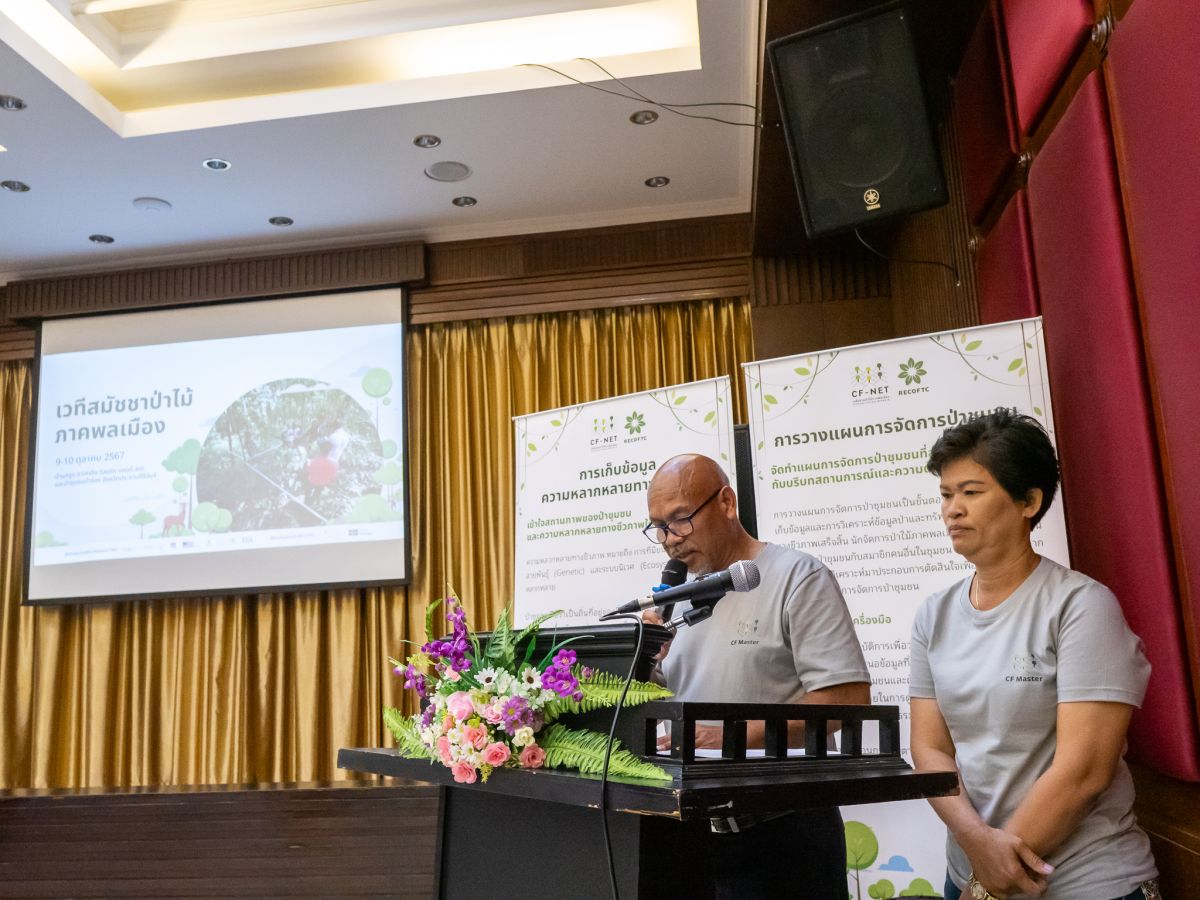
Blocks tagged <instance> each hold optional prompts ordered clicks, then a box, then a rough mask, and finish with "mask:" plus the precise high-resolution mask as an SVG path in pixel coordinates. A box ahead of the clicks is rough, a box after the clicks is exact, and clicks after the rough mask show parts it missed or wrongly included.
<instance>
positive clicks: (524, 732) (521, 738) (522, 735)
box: [512, 725, 533, 747]
mask: <svg viewBox="0 0 1200 900" xmlns="http://www.w3.org/2000/svg"><path fill="white" fill-rule="evenodd" d="M512 742H513V746H514V747H524V746H527V745H528V744H532V743H533V729H532V728H530V727H529V726H528V725H525V726H523V727H521V728H518V729H517V733H516V734H514V735H513V737H512Z"/></svg>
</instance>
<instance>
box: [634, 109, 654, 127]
mask: <svg viewBox="0 0 1200 900" xmlns="http://www.w3.org/2000/svg"><path fill="white" fill-rule="evenodd" d="M629 121H630V122H632V123H633V124H634V125H652V124H653V123H655V122H657V121H658V113H656V112H655V111H654V110H652V109H639V110H638V111H637V112H635V113H634V114H633V115H632V116H630V117H629Z"/></svg>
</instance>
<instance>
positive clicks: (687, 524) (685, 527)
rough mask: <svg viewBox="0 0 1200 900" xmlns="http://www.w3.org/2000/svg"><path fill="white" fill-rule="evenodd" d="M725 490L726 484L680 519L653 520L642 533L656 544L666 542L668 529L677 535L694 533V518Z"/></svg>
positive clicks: (685, 535)
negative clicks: (658, 523)
mask: <svg viewBox="0 0 1200 900" xmlns="http://www.w3.org/2000/svg"><path fill="white" fill-rule="evenodd" d="M723 490H725V486H724V485H722V486H721V487H719V488H717V491H716V493H715V494H713V495H712V496H711V497H709V498H708V499H707V500H705V501H704V502H703V503H701V504H700V505H699V506H697V507H696V508H695V509H693V510H692V512H691V514H690V515H686V516H681V517H680V518H678V519H672V520H671V521H670V522H665V523H663V524H662V525H655V524H654V523H653V522H651V523H650V524H649V525H647V526H646V527H645V528H643V529H642V534H644V535H645V536H646V537H647V538H648V539H649V540H651V541H653V542H654V543H655V544H665V543H666V542H667V532H668V531H669V532H671V534H673V535H675V537H687V536H688V535H689V534H691V533H692V531H694V530H695V526H693V525H692V519H694V518H696V516H697V514H698V513H699V512H700V510H702V509H704V507H706V506H708V504H710V503H712V501H713V500H714V499H716V497H717V495H718V494H720V493H721V491H723Z"/></svg>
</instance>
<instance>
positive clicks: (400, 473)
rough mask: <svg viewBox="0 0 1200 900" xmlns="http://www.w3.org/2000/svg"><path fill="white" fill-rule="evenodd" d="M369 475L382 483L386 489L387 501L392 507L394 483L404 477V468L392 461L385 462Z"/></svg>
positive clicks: (394, 491)
mask: <svg viewBox="0 0 1200 900" xmlns="http://www.w3.org/2000/svg"><path fill="white" fill-rule="evenodd" d="M371 477H372V478H374V479H375V481H376V482H378V483H379V484H382V485H383V489H384V490H385V491H387V497H388V503H389V504H391V505H392V506H393V507H394V506H395V505H396V485H398V484H399V483H400V480H401V479H402V478H403V477H404V470H403V469H401V468H400V466H398V465H397V464H396V463H394V462H387V463H384V464H383V465H382V466H380V467H379V469H378V470H377V471H376V472H375V474H374V475H372V476H371Z"/></svg>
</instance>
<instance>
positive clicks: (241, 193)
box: [0, 0, 759, 283]
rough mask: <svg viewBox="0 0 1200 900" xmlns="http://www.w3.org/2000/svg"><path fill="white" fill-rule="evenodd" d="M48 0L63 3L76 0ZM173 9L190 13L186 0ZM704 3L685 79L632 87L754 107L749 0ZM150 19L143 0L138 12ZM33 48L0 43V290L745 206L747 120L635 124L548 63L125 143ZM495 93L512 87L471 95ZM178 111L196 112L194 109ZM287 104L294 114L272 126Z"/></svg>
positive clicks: (578, 73) (473, 11)
mask: <svg viewBox="0 0 1200 900" xmlns="http://www.w3.org/2000/svg"><path fill="white" fill-rule="evenodd" d="M0 2H3V0H0ZM21 2H26V3H29V2H42V0H21ZM54 2H61V3H66V4H67V5H68V7H69V5H70V2H71V0H54ZM74 2H75V6H76V7H77V8H78V7H79V6H80V5H81V4H80V0H74ZM184 2H185V3H186V2H189V0H184ZM190 2H193V3H196V2H198V3H201V4H203V3H209V4H210V5H211V4H212V3H214V2H216V3H227V0H190ZM362 2H365V3H379V2H380V0H362ZM387 2H388V3H390V4H391V5H392V6H393V7H396V6H400V7H406V8H409V12H411V13H412V14H413V15H414V16H420V15H425V16H428V15H429V14H430V10H432V9H436V8H439V7H440V8H441V9H442V14H443V18H441V19H438V20H437V21H438V22H439V23H443V24H444V22H445V21H446V20H445V18H444V16H445V15H446V14H448V11H450V10H451V8H456V9H455V10H454V12H455V14H456V15H462V16H466V17H468V18H467V19H465V20H464V21H472V20H471V19H470V17H471V16H474V18H475V19H478V17H479V10H480V9H481V8H483V7H490V8H491V9H490V10H489V12H492V13H495V12H497V11H504V12H505V13H506V14H510V15H511V16H519V15H521V14H525V13H528V12H530V11H531V10H532V11H536V12H541V13H548V12H556V11H558V10H561V9H563V8H566V7H571V8H574V9H576V10H579V9H580V8H581V7H596V8H611V7H614V6H616V7H620V6H634V5H637V4H629V3H626V4H622V3H614V2H611V0H594V2H591V3H578V2H576V3H564V2H562V0H509V2H505V3H494V2H493V3H482V2H480V0H453V2H450V0H445V2H443V3H440V4H439V3H432V2H423V0H387ZM689 2H690V0H689ZM248 3H258V4H260V5H261V4H264V3H266V4H271V5H273V6H276V7H278V6H282V5H290V6H292V7H297V8H299V7H303V8H304V10H303V11H304V12H306V13H307V12H310V11H311V8H314V7H320V6H329V5H333V6H337V7H339V8H341V9H345V8H346V7H348V6H352V5H353V2H348V0H337V2H336V3H333V4H330V3H329V2H328V0H325V2H323V3H322V2H317V0H245V3H243V6H245V5H246V4H248ZM127 5H128V3H127ZM149 5H150V6H151V7H152V6H154V5H161V4H153V3H152V4H149ZM166 5H180V0H173V3H169V4H166ZM696 6H697V12H698V20H699V35H700V36H699V55H700V68H699V69H691V70H686V69H685V70H682V71H680V70H678V69H679V68H681V66H680V65H678V64H676V65H675V66H674V68H675V69H676V70H671V69H670V67H668V69H667V70H666V71H665V74H655V75H641V76H636V77H630V78H627V79H625V80H626V81H627V83H628V84H629V86H630V87H632V88H634V89H636V90H637V91H640V92H641V93H643V94H645V95H646V96H648V97H650V98H652V99H655V100H660V101H663V102H669V103H673V104H685V103H701V102H711V101H725V102H740V103H753V102H754V99H755V96H756V85H755V79H756V72H757V43H758V32H759V24H758V2H757V0H696ZM2 12H3V11H2V10H0V13H2ZM158 12H159V13H161V12H162V10H161V9H160V10H158ZM392 12H393V13H394V12H395V10H394V9H393V10H392ZM124 15H125V16H130V17H132V16H133V13H132V12H127V13H124ZM116 16H118V13H108V14H107V18H108V19H113V18H114V17H116ZM0 17H2V16H0ZM148 17H149V10H147V11H145V12H144V18H142V19H136V21H150V19H149V18H148ZM134 20H135V19H132V18H131V19H130V21H134ZM118 22H119V20H118ZM0 24H2V23H0ZM10 24H11V23H10ZM510 25H511V23H510ZM106 27H107V26H106ZM414 27H415V26H414ZM8 34H9V35H11V34H12V32H11V31H10V32H8ZM22 41H23V38H20V37H19V36H18V38H15V39H11V40H9V41H8V42H5V43H0V94H8V95H15V96H18V97H20V98H22V99H23V100H24V101H25V103H26V104H27V108H26V109H24V110H20V111H2V110H0V145H3V146H4V147H6V148H7V151H6V152H0V181H3V180H9V179H13V180H19V181H22V182H25V183H27V184H28V185H29V186H30V190H29V191H28V192H26V193H12V192H9V191H0V283H4V282H6V281H11V280H14V279H19V278H31V277H42V276H47V275H55V274H69V273H72V272H82V271H88V272H91V271H100V270H103V269H111V268H126V267H131V266H142V265H153V264H158V263H168V262H176V261H181V260H187V259H199V258H207V259H211V258H220V257H224V256H231V255H253V254H261V253H264V252H266V253H270V252H287V251H296V250H303V249H307V248H309V247H315V246H334V245H338V244H361V243H369V242H374V241H384V240H394V239H407V238H413V239H417V238H419V239H424V240H428V241H445V240H457V239H465V238H476V237H489V236H495V235H506V234H519V233H528V232H538V231H554V230H560V229H567V228H580V227H593V226H604V225H614V224H622V223H631V222H643V221H654V220H660V219H674V218H686V217H691V216H707V215H721V214H728V213H740V212H747V211H748V210H749V209H750V197H751V178H752V167H753V151H754V132H755V129H754V128H749V127H736V126H731V125H727V124H720V123H717V122H712V121H706V120H701V119H687V118H683V117H680V116H676V115H672V114H671V113H669V112H667V111H665V110H662V109H660V110H659V112H660V114H661V115H660V118H659V120H658V122H656V123H654V124H653V125H646V126H637V125H633V124H631V123H630V121H629V115H630V114H631V113H632V112H634V111H635V110H639V109H645V108H648V107H649V105H648V104H647V103H645V102H642V101H640V100H632V101H631V100H625V99H621V98H618V97H613V96H608V95H606V94H603V93H600V92H599V91H596V90H594V89H593V88H592V87H588V86H581V85H575V84H570V83H568V82H565V81H564V80H563V79H560V78H559V77H558V76H556V75H553V74H551V73H549V72H546V71H544V70H540V69H531V68H511V67H508V68H506V69H505V70H504V71H502V72H499V73H497V74H494V75H492V76H490V77H489V76H488V73H483V75H484V76H485V77H484V78H483V83H482V84H477V85H476V86H475V87H473V88H467V89H461V90H460V92H462V93H464V94H467V93H470V94H471V95H465V96H458V97H451V98H448V99H436V100H430V101H425V102H404V103H401V104H399V105H376V106H374V107H372V108H358V109H349V110H346V111H341V112H327V113H323V114H319V115H294V112H295V111H297V110H303V109H305V108H306V106H305V104H306V103H307V100H308V97H309V96H310V95H311V97H312V99H313V104H312V107H318V108H319V107H320V96H321V94H322V92H321V91H319V90H318V91H309V92H305V93H302V92H291V93H281V94H279V95H278V96H277V97H276V98H275V100H274V101H272V100H271V99H270V98H268V99H267V100H265V101H263V103H262V106H261V109H262V118H263V119H264V120H261V121H243V122H240V123H238V124H226V125H219V126H213V127H206V128H200V129H193V130H179V131H171V132H167V133H158V134H145V135H143V136H137V137H121V136H120V134H119V133H118V132H119V131H120V130H121V129H120V128H119V127H117V130H114V127H116V126H114V122H113V119H112V117H111V116H107V117H104V116H101V117H98V115H97V114H95V113H94V111H89V108H92V109H94V108H95V106H96V104H94V103H91V102H89V101H88V95H86V93H85V92H81V89H80V88H79V86H78V84H77V83H73V82H72V81H71V79H70V78H69V77H63V75H62V73H61V72H60V71H57V70H55V68H54V66H53V65H50V64H47V62H46V61H45V59H43V58H41V57H40V56H39V54H38V52H35V51H31V50H30V48H29V47H28V46H26V45H25V44H24V43H22ZM14 44H20V49H21V50H22V51H23V53H24V56H23V55H21V54H19V53H18V52H16V50H15V49H14V46H13V45H14ZM287 52H290V53H292V54H295V53H297V52H298V51H297V50H296V48H294V47H293V48H292V49H290V50H289V51H287ZM26 56H28V57H31V58H33V59H34V60H35V62H37V64H38V66H35V65H34V64H33V63H31V62H29V61H28V60H27V59H26V58H25V57H26ZM543 59H554V56H553V55H550V56H544V57H543ZM676 61H678V56H677V57H676ZM610 62H611V63H612V65H613V66H614V67H615V70H616V71H617V72H618V73H621V74H627V73H628V72H630V71H633V72H635V73H636V72H637V71H639V69H638V67H637V65H636V64H632V69H631V68H625V69H622V68H620V64H621V61H620V60H619V59H617V60H616V61H613V58H612V57H606V58H605V64H606V65H608V64H609V63H610ZM210 65H212V66H216V67H219V66H221V65H222V63H221V60H219V59H218V60H216V61H214V62H211V63H210ZM555 66H556V67H559V68H562V69H563V70H564V71H567V72H569V73H570V74H571V75H573V76H575V77H577V78H580V79H583V80H587V81H589V82H590V83H591V84H592V85H594V86H597V87H603V88H606V89H611V90H618V91H624V90H625V88H622V87H621V85H619V84H616V83H614V82H611V81H607V80H604V78H605V76H604V75H603V73H600V72H599V71H598V70H597V69H595V68H594V67H592V66H590V65H588V64H587V63H584V62H581V61H568V62H565V63H561V64H559V63H555ZM39 67H40V68H39ZM643 70H644V69H643ZM144 71H146V70H143V74H144ZM210 71H214V72H217V71H219V68H217V69H212V70H210ZM44 72H48V73H49V75H48V74H44ZM52 77H53V78H54V80H52ZM597 78H600V79H601V80H595V79H597ZM526 83H527V84H528V88H527V89H522V88H524V86H525V84H526ZM60 84H63V85H66V89H64V87H61V86H60ZM495 90H499V91H502V92H501V93H480V92H481V91H495ZM68 91H70V93H68ZM436 93H437V92H435V94H436ZM441 93H443V94H444V93H445V92H444V91H442V92H441ZM377 96H378V95H377ZM79 98H83V100H84V102H85V103H88V106H89V108H85V106H84V105H81V102H80V101H79ZM298 101H299V102H298ZM102 105H103V104H102ZM309 108H311V107H309ZM179 109H180V110H184V111H186V105H185V106H180V107H179ZM686 111H688V112H692V113H700V114H704V113H708V114H711V115H715V116H718V117H721V118H730V119H735V120H738V121H742V122H751V121H753V112H752V111H751V110H749V109H741V108H737V107H714V108H709V109H689V110H686ZM280 115H283V116H285V117H282V118H275V116H280ZM267 117H271V118H267ZM102 118H104V119H105V120H104V121H102ZM176 118H177V119H178V120H180V121H182V122H183V124H182V125H180V126H179V127H188V125H187V123H186V116H183V115H179V114H177V115H176ZM418 134H436V135H438V136H439V137H441V139H442V144H441V146H440V147H437V148H436V149H431V150H425V149H419V148H417V147H415V146H413V144H412V140H413V138H414V137H415V136H416V135H418ZM208 157H220V158H223V159H227V160H229V161H230V162H231V163H232V168H231V169H230V170H228V171H226V172H212V171H209V170H207V169H205V168H204V167H203V166H202V165H201V162H202V161H203V160H204V159H206V158H208ZM447 160H454V161H459V162H463V163H466V164H467V165H468V166H470V167H471V169H472V170H473V174H472V175H471V176H470V178H468V179H467V180H465V181H462V182H458V183H439V182H436V181H433V180H431V179H429V178H427V177H426V176H425V175H424V171H423V170H424V169H425V167H426V166H428V165H430V164H431V163H434V162H439V161H447ZM657 175H665V176H667V177H669V178H670V179H671V182H670V184H669V185H667V186H666V187H661V188H648V187H646V186H645V185H644V181H645V179H647V178H649V177H651V176H657ZM460 195H468V196H472V197H475V198H477V199H478V204H477V205H476V206H474V207H470V208H458V207H455V206H453V205H452V204H451V202H450V201H451V199H452V198H454V197H457V196H460ZM139 197H158V198H162V199H164V200H167V201H169V202H170V203H171V205H172V208H171V209H170V210H169V211H153V210H142V209H138V208H135V207H134V205H133V200H134V199H135V198H139ZM272 216H288V217H291V218H292V219H294V220H295V224H294V225H292V226H291V227H289V228H278V227H274V226H272V225H270V224H268V222H267V219H268V218H270V217H272ZM95 233H100V234H107V235H111V236H113V237H114V238H115V243H113V244H110V245H99V244H93V243H91V242H89V240H88V236H89V235H90V234H95Z"/></svg>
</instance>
